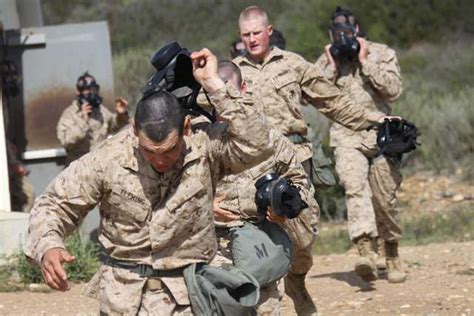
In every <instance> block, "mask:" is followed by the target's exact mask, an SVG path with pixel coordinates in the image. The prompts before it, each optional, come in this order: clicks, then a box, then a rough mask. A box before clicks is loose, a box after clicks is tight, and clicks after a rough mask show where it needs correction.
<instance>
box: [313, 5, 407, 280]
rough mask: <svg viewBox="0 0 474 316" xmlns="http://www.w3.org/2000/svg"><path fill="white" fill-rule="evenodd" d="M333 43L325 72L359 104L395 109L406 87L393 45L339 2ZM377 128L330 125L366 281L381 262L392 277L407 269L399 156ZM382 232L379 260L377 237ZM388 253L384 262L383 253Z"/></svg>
mask: <svg viewBox="0 0 474 316" xmlns="http://www.w3.org/2000/svg"><path fill="white" fill-rule="evenodd" d="M330 35H331V38H332V43H331V44H328V45H326V46H325V53H324V54H323V55H321V57H320V58H319V59H318V61H317V62H316V65H317V66H318V67H319V68H320V69H322V71H323V72H324V75H325V76H326V78H328V79H329V80H330V81H331V82H333V83H334V84H335V85H336V86H337V87H339V89H341V90H342V91H343V92H344V93H346V94H347V95H348V96H350V98H351V99H352V100H353V101H354V102H355V103H356V104H358V105H360V106H362V107H364V108H365V109H367V110H371V111H375V110H376V111H380V112H382V113H385V114H387V115H388V114H390V113H391V107H390V103H391V102H393V101H395V100H396V99H398V97H399V96H400V94H401V93H402V79H401V76H400V67H399V65H398V60H397V56H396V54H395V51H394V50H393V49H391V48H389V47H388V46H387V45H384V44H378V43H374V42H370V41H368V40H366V39H364V38H363V37H361V36H360V35H359V26H358V24H357V23H356V21H355V17H354V16H353V15H352V13H351V12H350V11H348V10H344V9H342V8H340V7H338V8H337V9H336V11H335V12H334V14H333V15H332V17H331V27H330ZM376 137H377V132H376V131H375V130H370V131H359V132H354V131H352V130H350V129H348V128H346V127H344V126H342V125H340V124H338V123H335V124H333V126H332V127H331V130H330V145H331V146H332V147H334V148H335V150H334V153H335V157H336V171H337V173H338V174H339V177H340V180H341V184H342V185H343V186H344V188H345V192H346V205H347V212H348V230H349V237H350V238H351V240H352V242H353V243H354V244H356V245H357V248H358V250H359V254H360V258H359V260H358V261H357V262H356V264H355V271H356V272H357V274H358V275H359V276H360V277H361V278H362V279H363V280H365V281H372V280H375V279H377V277H378V273H377V268H379V269H382V268H383V269H384V268H385V267H386V268H387V272H388V281H389V282H391V283H400V282H404V281H405V279H406V273H405V272H404V271H403V270H402V267H401V264H400V260H399V258H398V240H399V239H400V236H401V229H400V222H399V217H398V211H397V209H396V208H395V204H396V201H397V198H396V193H397V191H398V189H399V187H400V184H401V181H402V175H401V173H400V171H399V169H398V166H399V163H400V162H399V161H396V159H394V158H389V157H385V156H383V155H382V156H379V157H374V155H375V153H376V152H377V150H378V148H377V143H376ZM379 235H380V238H381V240H382V243H378V245H379V247H378V252H379V255H380V257H379V258H381V259H382V260H378V258H377V255H376V254H375V252H374V247H373V240H374V238H376V237H377V236H379ZM385 256H386V262H384V261H385V258H384V257H385Z"/></svg>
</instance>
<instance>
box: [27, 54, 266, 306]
mask: <svg viewBox="0 0 474 316" xmlns="http://www.w3.org/2000/svg"><path fill="white" fill-rule="evenodd" d="M191 59H192V60H193V68H194V70H193V74H194V77H195V78H196V80H197V81H198V82H199V83H200V84H201V85H202V86H203V87H204V88H205V89H206V91H207V92H208V94H209V98H210V100H211V102H212V104H214V106H215V109H216V111H217V113H218V114H219V116H220V118H221V119H222V120H224V121H227V122H228V129H227V130H226V134H225V135H222V134H221V130H220V129H211V130H209V131H208V134H206V133H204V132H199V133H194V134H193V133H191V131H190V120H189V118H185V113H184V109H183V108H181V106H179V103H178V100H177V99H176V98H175V97H174V96H173V95H171V94H170V93H168V92H163V91H162V92H155V93H153V94H152V95H151V96H149V97H148V98H146V99H144V100H143V101H141V102H140V103H139V105H138V107H137V110H136V113H135V117H134V122H133V128H130V129H126V130H124V131H121V132H120V133H118V134H116V135H115V136H113V137H111V138H110V139H108V140H106V141H104V142H103V143H102V144H101V145H100V146H99V147H98V148H96V149H95V150H93V151H92V152H90V153H89V154H86V155H84V156H83V157H82V158H80V159H78V160H76V161H74V162H73V163H71V165H70V166H69V167H68V168H66V169H65V170H64V171H63V172H62V173H61V174H59V175H58V177H57V178H56V179H55V180H54V181H53V182H52V183H51V184H50V185H49V186H48V188H47V189H46V192H45V193H44V194H43V195H42V196H40V197H39V198H38V200H37V202H36V204H35V206H34V208H33V210H32V212H31V217H30V222H29V234H28V237H27V244H26V254H27V256H28V257H30V258H32V259H33V260H34V261H36V263H38V264H39V265H40V266H41V269H42V273H43V277H44V279H45V281H46V283H47V284H48V285H49V286H50V287H52V288H53V289H57V290H63V291H64V290H66V289H68V287H69V284H68V282H67V275H66V274H65V272H64V269H63V267H62V264H63V263H67V262H71V261H73V260H74V259H75V258H74V257H73V256H71V255H70V254H69V253H68V252H67V251H66V250H65V249H64V243H63V241H64V239H65V238H66V237H67V236H68V235H69V234H71V232H72V231H74V230H75V229H76V228H77V226H78V225H79V224H80V222H81V220H82V219H83V218H84V217H85V216H86V214H87V213H88V211H90V210H92V209H93V208H94V207H95V206H96V205H99V207H100V215H101V222H100V235H99V240H100V242H101V244H102V246H103V247H104V249H105V251H106V253H107V256H108V258H107V259H106V261H105V264H104V265H102V266H101V268H100V270H99V271H98V272H97V273H96V275H95V276H94V277H93V278H92V280H91V281H90V282H89V284H88V286H87V288H86V293H87V294H88V295H89V296H93V297H96V298H98V299H99V300H100V302H101V307H100V309H101V313H104V314H111V315H119V314H120V315H136V314H139V315H148V314H155V315H156V314H159V315H180V314H190V313H191V308H190V302H189V298H188V293H187V289H186V286H185V283H184V278H183V275H182V270H183V268H184V267H186V266H187V265H189V264H191V263H195V262H210V261H211V259H212V258H213V257H214V255H215V254H216V250H217V242H216V236H215V229H214V220H213V214H212V201H213V197H214V190H215V187H216V184H217V180H218V178H219V176H220V175H221V174H224V173H225V172H234V173H238V172H241V171H242V170H244V169H246V168H248V167H249V166H252V165H254V164H257V163H259V162H260V161H263V160H265V159H267V158H268V157H269V156H270V155H271V152H272V148H271V142H270V141H269V136H268V132H267V131H268V130H269V126H268V125H267V123H266V120H265V119H264V118H263V117H261V116H260V115H258V113H256V112H255V111H254V109H253V108H251V107H244V106H242V104H241V103H242V97H241V95H240V92H239V91H237V90H236V89H235V88H233V87H232V86H230V85H226V84H225V83H224V82H223V81H222V80H221V79H220V78H219V77H218V75H217V59H216V57H215V56H214V55H212V53H211V52H210V51H209V50H207V49H203V50H201V51H199V52H195V53H193V54H192V55H191ZM249 123H250V124H249Z"/></svg>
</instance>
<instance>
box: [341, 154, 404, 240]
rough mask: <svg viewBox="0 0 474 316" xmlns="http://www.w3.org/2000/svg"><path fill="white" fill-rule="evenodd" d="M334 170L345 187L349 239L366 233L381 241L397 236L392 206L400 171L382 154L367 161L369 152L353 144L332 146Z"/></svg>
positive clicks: (397, 222)
mask: <svg viewBox="0 0 474 316" xmlns="http://www.w3.org/2000/svg"><path fill="white" fill-rule="evenodd" d="M334 153H335V157H336V171H337V173H338V175H339V178H340V180H341V184H342V186H343V187H344V189H345V190H346V205H347V215H348V230H349V237H350V238H351V240H352V241H354V240H355V239H357V238H358V237H360V236H362V235H364V234H366V235H369V236H371V237H377V236H380V237H381V238H382V239H383V240H385V241H397V240H399V239H400V236H401V228H400V224H399V214H398V210H397V209H396V207H395V206H396V202H397V196H396V194H397V191H398V189H399V188H400V184H401V182H402V175H401V173H400V171H399V170H398V168H397V167H396V166H395V164H394V163H393V162H392V161H391V160H390V159H388V158H386V157H385V156H380V157H377V158H375V159H373V161H372V164H370V163H369V161H370V160H369V158H368V157H370V154H372V153H370V152H368V153H364V152H362V151H361V150H358V149H355V148H344V147H336V148H335V151H334Z"/></svg>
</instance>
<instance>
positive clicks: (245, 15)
mask: <svg viewBox="0 0 474 316" xmlns="http://www.w3.org/2000/svg"><path fill="white" fill-rule="evenodd" d="M255 18H261V19H262V21H263V24H264V25H265V26H268V25H270V21H269V20H268V15H267V12H265V10H263V9H262V8H260V7H257V6H255V5H253V6H250V7H247V8H245V9H243V10H242V12H240V16H239V25H240V23H241V22H242V21H246V20H251V19H255Z"/></svg>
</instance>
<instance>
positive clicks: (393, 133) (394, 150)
mask: <svg viewBox="0 0 474 316" xmlns="http://www.w3.org/2000/svg"><path fill="white" fill-rule="evenodd" d="M418 136H420V132H419V131H418V128H417V127H416V126H415V124H413V123H411V122H408V121H405V120H388V119H386V120H385V121H384V123H383V124H382V125H381V126H380V128H379V131H378V133H377V145H378V147H379V150H378V152H377V153H376V155H375V157H377V156H380V155H385V156H387V157H391V158H396V159H402V156H403V154H405V153H408V152H410V151H413V150H415V149H416V148H417V146H420V145H421V144H420V143H418V141H417V137H418Z"/></svg>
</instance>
